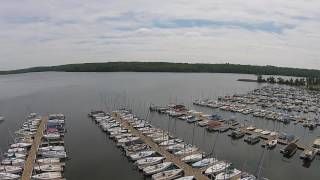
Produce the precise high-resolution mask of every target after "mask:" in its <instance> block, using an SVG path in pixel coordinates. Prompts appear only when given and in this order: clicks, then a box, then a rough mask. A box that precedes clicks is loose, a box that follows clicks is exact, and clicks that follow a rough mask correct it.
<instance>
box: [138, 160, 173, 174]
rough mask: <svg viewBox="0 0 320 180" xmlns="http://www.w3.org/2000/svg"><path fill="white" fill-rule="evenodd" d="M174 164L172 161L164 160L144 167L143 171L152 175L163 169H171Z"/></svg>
mask: <svg viewBox="0 0 320 180" xmlns="http://www.w3.org/2000/svg"><path fill="white" fill-rule="evenodd" d="M172 165H173V163H172V162H163V163H160V164H156V165H152V166H148V167H145V168H143V173H144V174H145V175H147V176H148V175H152V174H156V173H159V172H162V171H165V170H167V169H169V168H170V167H171V166H172Z"/></svg>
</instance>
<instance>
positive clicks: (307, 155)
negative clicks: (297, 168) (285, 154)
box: [300, 147, 318, 161]
mask: <svg viewBox="0 0 320 180" xmlns="http://www.w3.org/2000/svg"><path fill="white" fill-rule="evenodd" d="M317 152H318V150H317V149H315V148H312V147H311V148H306V149H305V150H304V151H303V152H302V153H301V155H300V158H301V159H304V160H306V161H312V160H313V159H314V158H315V157H316V154H317Z"/></svg>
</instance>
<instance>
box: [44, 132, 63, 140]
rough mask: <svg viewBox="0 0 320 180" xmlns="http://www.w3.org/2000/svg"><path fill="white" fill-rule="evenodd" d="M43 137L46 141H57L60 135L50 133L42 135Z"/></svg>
mask: <svg viewBox="0 0 320 180" xmlns="http://www.w3.org/2000/svg"><path fill="white" fill-rule="evenodd" d="M43 137H44V138H46V139H47V140H58V139H60V134H58V133H50V134H45V135H43Z"/></svg>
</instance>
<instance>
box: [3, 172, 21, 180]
mask: <svg viewBox="0 0 320 180" xmlns="http://www.w3.org/2000/svg"><path fill="white" fill-rule="evenodd" d="M20 177H21V176H19V175H16V174H11V173H5V172H0V179H1V180H18V179H20Z"/></svg>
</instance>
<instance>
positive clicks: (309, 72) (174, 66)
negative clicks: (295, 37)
mask: <svg viewBox="0 0 320 180" xmlns="http://www.w3.org/2000/svg"><path fill="white" fill-rule="evenodd" d="M47 71H56V72H182V73H237V74H255V75H279V76H294V77H320V70H316V69H300V68H289V67H276V66H255V65H241V64H229V63H225V64H189V63H169V62H105V63H83V64H67V65H59V66H43V67H32V68H26V69H18V70H10V71H0V75H7V74H20V73H29V72H47ZM250 81H251V80H250Z"/></svg>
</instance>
